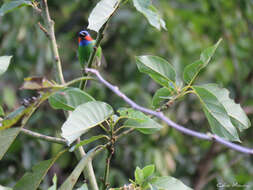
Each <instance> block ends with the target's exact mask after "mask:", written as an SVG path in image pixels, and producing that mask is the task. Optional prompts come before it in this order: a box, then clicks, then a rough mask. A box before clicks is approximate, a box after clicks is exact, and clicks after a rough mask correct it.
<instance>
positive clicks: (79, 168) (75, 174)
mask: <svg viewBox="0 0 253 190" xmlns="http://www.w3.org/2000/svg"><path fill="white" fill-rule="evenodd" d="M100 150H102V149H100ZM97 153H99V150H97V148H94V149H92V150H90V151H89V152H88V153H87V154H86V155H85V156H84V157H83V158H82V159H81V160H80V161H79V163H78V164H77V165H76V167H75V169H74V170H73V171H72V172H71V174H70V175H69V177H68V178H67V179H66V180H65V181H64V183H63V184H62V185H61V187H60V188H59V190H69V189H73V187H74V185H75V184H76V182H77V180H78V178H79V176H80V175H81V173H82V172H83V170H84V168H85V167H86V165H87V164H88V163H89V161H90V160H91V159H92V158H93V157H94V156H95V155H96V154H97Z"/></svg>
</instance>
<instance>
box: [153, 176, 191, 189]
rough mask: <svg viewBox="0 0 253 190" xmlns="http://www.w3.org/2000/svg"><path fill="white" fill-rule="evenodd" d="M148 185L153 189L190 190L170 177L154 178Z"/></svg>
mask: <svg viewBox="0 0 253 190" xmlns="http://www.w3.org/2000/svg"><path fill="white" fill-rule="evenodd" d="M150 184H151V186H152V187H153V188H154V189H162V190H192V189H191V188H190V187H187V186H186V185H185V184H183V183H182V182H181V181H180V180H178V179H176V178H174V177H171V176H163V177H154V178H153V179H152V180H151V182H150Z"/></svg>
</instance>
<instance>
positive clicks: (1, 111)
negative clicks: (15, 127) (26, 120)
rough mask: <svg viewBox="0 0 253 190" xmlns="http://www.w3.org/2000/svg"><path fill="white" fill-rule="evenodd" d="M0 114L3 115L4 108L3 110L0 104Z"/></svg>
mask: <svg viewBox="0 0 253 190" xmlns="http://www.w3.org/2000/svg"><path fill="white" fill-rule="evenodd" d="M0 116H4V110H3V108H2V106H0Z"/></svg>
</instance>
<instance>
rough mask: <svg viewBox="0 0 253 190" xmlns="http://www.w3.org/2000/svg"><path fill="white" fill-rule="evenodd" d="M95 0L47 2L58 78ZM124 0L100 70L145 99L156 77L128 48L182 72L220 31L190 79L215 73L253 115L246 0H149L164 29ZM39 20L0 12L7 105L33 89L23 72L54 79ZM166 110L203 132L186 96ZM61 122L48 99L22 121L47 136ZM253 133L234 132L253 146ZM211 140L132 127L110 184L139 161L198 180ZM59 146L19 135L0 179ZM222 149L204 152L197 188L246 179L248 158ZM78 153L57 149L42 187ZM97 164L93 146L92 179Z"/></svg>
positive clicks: (75, 68) (252, 30) (2, 91)
mask: <svg viewBox="0 0 253 190" xmlns="http://www.w3.org/2000/svg"><path fill="white" fill-rule="evenodd" d="M3 2H7V1H6V0H4V1H3ZM96 2H97V1H92V0H89V1H81V0H72V1H61V3H59V1H57V0H50V1H49V2H48V3H49V8H50V11H51V15H52V17H53V19H54V20H55V22H56V25H55V27H56V37H57V42H58V45H59V51H60V55H61V58H62V62H63V70H64V76H65V78H66V80H71V79H73V78H75V77H77V76H80V74H81V72H80V67H79V63H78V60H77V56H76V50H77V33H78V32H79V31H80V30H81V29H84V28H85V27H86V26H87V25H88V23H87V19H88V16H89V13H90V12H91V10H92V8H93V7H94V6H95V4H96ZM131 3H132V2H131V1H129V2H128V3H127V4H125V5H124V6H123V7H121V8H120V10H119V11H118V12H117V13H116V15H115V16H114V17H113V18H112V20H111V21H110V24H109V27H108V29H107V31H106V35H105V38H104V40H103V42H102V47H103V53H104V56H105V59H106V66H105V67H104V68H103V69H101V70H103V74H104V76H105V77H106V78H107V79H108V80H109V81H111V82H112V83H113V84H116V85H117V86H119V87H120V89H121V90H122V91H123V92H124V93H126V94H127V95H128V96H129V97H131V98H132V99H134V100H135V101H136V102H137V103H139V104H141V105H144V106H146V107H151V100H152V95H153V93H154V92H155V90H156V89H158V88H159V86H158V85H157V84H155V83H154V82H153V81H152V80H151V79H150V78H149V77H148V76H145V75H144V74H141V73H139V72H138V70H137V67H136V64H135V59H134V56H135V55H144V54H151V55H158V56H161V57H163V58H165V59H167V60H168V61H169V62H170V63H172V64H173V65H174V66H175V68H176V69H177V72H179V73H180V72H182V70H183V68H184V67H185V66H186V65H187V64H190V63H192V62H193V61H194V60H197V59H198V57H199V54H200V52H201V50H202V49H204V48H205V47H208V46H209V45H211V44H214V43H215V42H216V41H217V40H218V39H219V38H220V37H222V38H223V42H222V44H221V45H220V46H219V48H218V49H217V51H216V54H215V57H214V59H213V60H212V63H211V64H210V65H209V66H208V67H207V69H205V71H204V72H202V73H201V75H200V77H199V78H198V80H197V81H196V83H199V84H201V83H210V82H215V83H218V84H220V85H221V86H223V87H226V88H228V89H229V90H230V92H231V97H234V98H235V100H236V102H238V103H240V104H241V105H242V106H243V108H244V109H245V111H246V112H247V113H248V116H249V118H250V119H251V121H252V116H253V115H252V114H253V90H252V85H253V62H252V58H253V54H252V52H253V10H252V9H253V2H252V1H246V0H245V1H239V0H234V1H226V0H217V1H209V0H196V1H191V0H170V1H167V0H160V1H153V3H154V4H155V6H156V7H157V8H158V10H159V11H160V13H161V14H162V16H163V19H164V20H165V22H166V26H167V28H168V30H167V31H165V30H163V31H158V30H156V29H155V28H153V27H151V26H150V25H149V24H148V23H147V21H146V19H145V18H144V17H143V16H142V15H141V14H140V13H137V12H136V11H135V9H134V8H133V6H132V5H131ZM1 4H2V2H1ZM39 21H41V20H40V18H39V17H38V16H37V15H36V13H35V12H34V11H33V10H32V9H31V8H29V7H24V8H20V9H18V10H16V11H15V12H12V13H9V14H7V15H5V16H4V17H0V55H13V56H14V57H13V59H12V64H11V65H10V67H9V69H8V72H7V73H6V74H5V75H3V76H2V77H1V80H0V104H1V105H4V110H5V112H6V113H8V112H11V111H12V110H14V109H15V108H17V107H18V106H19V105H20V101H21V100H22V98H24V97H27V96H31V95H33V94H32V93H31V92H29V91H20V90H18V88H19V87H20V86H21V84H22V82H23V78H24V77H28V76H32V75H44V76H46V77H47V78H48V79H54V77H53V76H54V69H53V64H52V54H51V50H50V46H49V41H48V39H47V38H46V37H45V35H44V33H42V31H40V29H39V27H38V25H37V22H39ZM92 34H93V36H94V33H92ZM88 92H89V93H90V94H91V95H92V96H94V97H95V98H96V99H97V100H101V101H106V102H108V103H109V104H111V105H112V106H113V107H114V108H115V109H117V108H119V107H121V106H124V105H125V103H124V102H123V101H121V100H120V99H119V98H118V97H116V95H114V94H112V93H111V92H110V91H109V90H108V89H106V88H105V87H104V86H103V85H100V84H98V83H91V85H90V88H89V89H88ZM167 114H168V116H169V117H170V118H172V119H173V120H175V121H177V122H178V123H180V124H183V125H187V126H188V127H189V128H191V129H194V130H198V131H203V132H204V131H207V130H208V129H209V128H208V127H209V126H208V123H207V120H206V119H205V117H204V115H203V113H202V112H201V109H200V105H199V103H198V101H196V97H194V96H189V97H187V98H185V99H184V100H183V101H181V102H177V103H176V104H174V105H173V107H171V108H170V109H169V111H168V113H167ZM63 122H64V114H63V113H62V112H61V111H57V110H52V109H51V108H50V106H49V105H48V104H44V105H43V106H42V107H40V109H39V110H38V111H37V112H36V113H35V114H34V116H33V117H32V118H31V120H30V121H29V123H28V125H27V126H28V127H29V128H30V129H31V130H34V131H38V132H40V133H43V134H46V135H53V136H59V133H60V127H61V125H62V123H63ZM94 133H97V131H94ZM252 135H253V130H252V128H249V129H248V130H246V131H245V132H243V133H242V134H241V136H240V137H241V140H242V143H243V145H245V146H248V147H253V142H252V140H251V137H252ZM210 146H211V143H210V142H204V141H202V140H199V139H195V138H192V137H189V136H186V135H182V134H181V133H178V132H176V131H175V130H172V129H170V128H164V129H163V130H162V131H160V132H159V133H156V134H154V135H143V134H140V133H138V132H134V133H132V134H130V135H129V136H128V137H125V138H124V139H122V140H121V141H120V142H119V143H118V146H117V147H116V153H115V155H114V157H113V163H112V171H111V176H110V177H111V182H112V185H113V186H118V185H122V184H124V183H127V181H128V179H129V178H131V179H133V171H134V169H135V167H136V166H140V167H144V166H145V165H147V164H152V163H154V164H155V165H156V169H157V170H156V172H157V173H158V174H160V175H172V176H174V177H176V178H179V179H181V180H182V181H184V183H186V184H188V185H190V186H193V183H194V180H196V179H197V177H196V175H197V172H196V171H197V170H196V169H197V167H198V166H199V165H200V160H201V158H202V157H204V156H205V154H206V153H207V152H208V150H209V148H210ZM90 147H91V146H89V147H87V149H89V148H90ZM60 148H61V147H60V145H56V144H49V143H47V142H43V141H39V140H33V139H31V138H29V137H27V136H23V135H22V134H21V135H19V137H18V138H17V139H16V140H15V142H14V144H13V145H12V147H11V149H9V151H8V153H7V154H6V155H5V157H4V158H3V160H2V161H1V162H0V184H2V185H5V186H12V185H14V184H15V182H16V181H17V180H18V179H19V178H20V177H21V176H22V175H23V174H24V172H25V171H26V170H29V169H31V167H32V165H34V164H35V163H36V162H37V161H40V160H42V159H47V158H51V157H52V156H53V155H55V154H56V153H57V151H58V150H59V149H60ZM220 149H221V153H220V154H218V155H215V156H214V157H213V158H212V161H211V164H212V167H211V169H210V171H209V175H208V176H209V177H208V178H209V179H208V181H207V185H206V186H205V188H204V189H216V184H217V183H228V184H232V183H236V182H237V183H238V184H248V185H251V186H253V181H252V176H253V165H252V161H253V160H252V157H249V156H246V155H242V154H239V153H238V152H235V151H231V150H228V149H226V148H224V147H221V148H220ZM76 162H77V161H76V160H75V157H74V156H73V155H72V154H65V155H64V156H63V157H62V158H60V160H59V161H58V162H57V163H56V164H55V165H54V167H53V168H52V169H51V170H50V172H49V174H48V180H47V181H44V182H43V184H42V189H44V188H46V187H47V186H48V185H49V184H50V183H51V178H52V175H53V174H54V173H57V175H58V178H59V183H61V182H62V181H63V180H64V179H65V178H66V176H67V175H68V174H69V173H70V172H71V170H72V169H73V166H74V165H75V164H76ZM104 163H105V155H103V154H99V156H97V157H96V159H95V161H94V167H95V170H96V172H97V177H98V178H99V177H100V176H101V177H102V176H103V167H104ZM6 169H7V170H6ZM205 180H207V178H205Z"/></svg>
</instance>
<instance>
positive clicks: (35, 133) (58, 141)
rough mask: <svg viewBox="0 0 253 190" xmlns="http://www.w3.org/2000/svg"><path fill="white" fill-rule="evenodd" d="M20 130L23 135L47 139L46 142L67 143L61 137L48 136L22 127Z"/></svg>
mask: <svg viewBox="0 0 253 190" xmlns="http://www.w3.org/2000/svg"><path fill="white" fill-rule="evenodd" d="M20 132H21V133H23V134H25V135H28V136H30V137H33V138H37V139H41V140H43V141H48V142H53V143H58V144H63V145H67V141H66V140H65V139H63V138H57V137H50V136H46V135H42V134H40V133H37V132H34V131H30V130H27V129H24V128H21V130H20Z"/></svg>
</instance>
